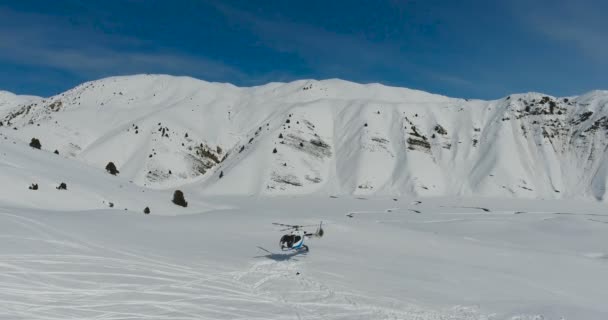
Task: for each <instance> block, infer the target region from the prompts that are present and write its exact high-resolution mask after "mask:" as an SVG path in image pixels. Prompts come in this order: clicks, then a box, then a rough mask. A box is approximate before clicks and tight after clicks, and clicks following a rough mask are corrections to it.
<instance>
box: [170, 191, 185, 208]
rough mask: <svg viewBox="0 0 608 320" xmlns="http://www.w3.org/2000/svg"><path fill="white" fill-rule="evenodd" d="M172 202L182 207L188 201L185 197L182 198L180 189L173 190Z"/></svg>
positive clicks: (182, 194)
mask: <svg viewBox="0 0 608 320" xmlns="http://www.w3.org/2000/svg"><path fill="white" fill-rule="evenodd" d="M173 203H175V204H176V205H178V206H182V207H187V206H188V202H186V199H184V193H183V192H181V191H180V190H175V192H174V193H173Z"/></svg>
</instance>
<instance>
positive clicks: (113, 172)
mask: <svg viewBox="0 0 608 320" xmlns="http://www.w3.org/2000/svg"><path fill="white" fill-rule="evenodd" d="M106 171H107V172H109V173H110V174H111V175H116V174H118V173H119V171H118V169H116V166H115V165H114V162H111V161H110V162H108V164H107V165H106Z"/></svg>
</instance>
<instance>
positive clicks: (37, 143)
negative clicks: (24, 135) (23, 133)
mask: <svg viewBox="0 0 608 320" xmlns="http://www.w3.org/2000/svg"><path fill="white" fill-rule="evenodd" d="M30 147H32V148H36V149H40V147H42V145H41V144H40V140H38V139H36V138H32V141H30Z"/></svg>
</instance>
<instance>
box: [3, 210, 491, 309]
mask: <svg viewBox="0 0 608 320" xmlns="http://www.w3.org/2000/svg"><path fill="white" fill-rule="evenodd" d="M0 222H1V223H12V224H15V225H17V226H19V227H21V228H23V229H25V230H28V233H29V235H28V236H27V237H23V236H10V235H5V236H4V240H10V241H14V242H18V243H20V244H23V245H27V244H28V243H29V244H32V242H35V243H36V244H35V245H36V246H45V247H46V249H48V252H53V253H43V254H38V253H36V254H31V253H28V254H14V253H10V254H1V255H0V288H2V289H1V290H0V318H1V319H45V320H51V319H97V320H124V319H438V320H439V319H454V320H456V319H463V320H464V319H490V318H488V317H485V316H483V315H480V314H479V313H478V312H477V310H476V309H475V308H474V307H455V308H453V309H452V310H447V311H446V313H441V312H437V311H431V310H426V309H423V308H421V307H418V306H412V305H404V304H402V303H399V302H398V301H380V302H381V304H382V305H383V306H379V305H378V304H379V301H377V299H374V298H371V297H366V296H364V295H361V294H357V293H352V292H340V291H336V290H334V289H332V288H330V287H328V286H326V285H324V284H322V283H320V282H318V281H315V280H314V279H313V278H311V277H308V276H306V275H305V274H297V272H298V270H300V264H301V263H303V262H302V261H301V260H299V259H298V256H299V255H300V254H286V255H283V254H271V255H266V256H260V257H257V258H256V259H255V260H254V261H252V262H251V264H250V266H249V267H248V268H245V270H244V271H217V270H213V269H210V268H206V267H205V266H198V265H192V266H188V265H177V264H174V263H171V262H170V261H168V259H166V258H163V257H156V256H155V257H152V256H149V255H146V254H136V253H133V252H129V251H127V250H123V249H117V248H110V247H106V246H103V245H100V244H98V243H93V242H90V241H86V240H83V239H78V238H76V237H74V236H71V235H69V234H66V233H64V232H62V231H61V230H58V229H55V228H53V227H51V226H48V225H46V224H44V223H42V222H39V221H36V220H33V219H30V218H27V217H23V216H18V215H14V214H9V213H0ZM384 305H389V307H387V306H384ZM390 305H394V307H390Z"/></svg>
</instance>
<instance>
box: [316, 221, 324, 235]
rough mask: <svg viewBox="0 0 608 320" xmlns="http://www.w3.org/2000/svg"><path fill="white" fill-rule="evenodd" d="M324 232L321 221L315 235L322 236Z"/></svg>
mask: <svg viewBox="0 0 608 320" xmlns="http://www.w3.org/2000/svg"><path fill="white" fill-rule="evenodd" d="M324 234H325V231H323V221H321V223H319V228H318V229H317V232H315V236H316V237H319V238H322V237H323V235H324Z"/></svg>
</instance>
